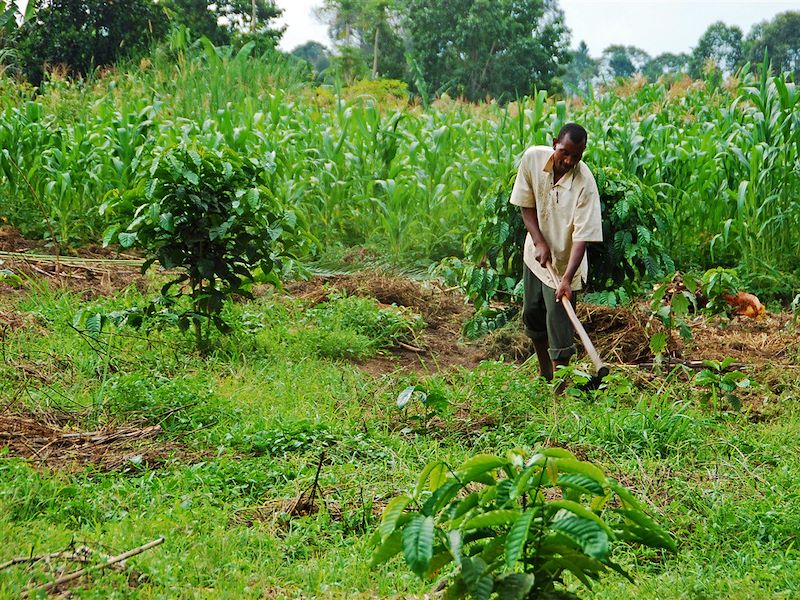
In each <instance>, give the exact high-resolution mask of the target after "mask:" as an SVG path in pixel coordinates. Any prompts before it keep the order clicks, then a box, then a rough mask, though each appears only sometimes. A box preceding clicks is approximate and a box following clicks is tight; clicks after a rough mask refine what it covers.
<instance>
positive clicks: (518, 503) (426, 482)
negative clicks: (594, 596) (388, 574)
mask: <svg viewBox="0 0 800 600" xmlns="http://www.w3.org/2000/svg"><path fill="white" fill-rule="evenodd" d="M371 543H372V545H373V547H374V551H373V554H372V562H371V564H372V566H373V567H375V566H377V565H380V564H382V563H384V562H386V561H388V560H389V559H391V558H392V557H394V556H395V555H397V554H402V556H403V559H404V561H405V563H406V565H407V566H408V567H409V568H410V569H411V570H412V571H413V572H414V573H416V574H417V575H418V576H419V577H421V578H431V577H434V576H436V575H438V574H442V573H446V577H447V592H446V593H447V595H448V597H453V598H463V597H473V598H489V597H490V596H491V595H492V594H493V593H495V594H497V595H498V597H499V598H508V599H511V598H519V599H522V598H542V597H551V598H556V597H562V598H566V597H574V596H572V595H570V594H568V593H566V590H564V589H563V574H564V573H565V572H569V573H571V574H572V575H574V576H575V577H576V578H577V579H578V580H579V581H580V582H581V583H583V584H584V585H585V586H586V587H587V588H589V589H591V587H592V581H594V580H598V579H600V577H601V576H602V575H604V574H606V573H608V572H609V571H615V572H617V573H619V574H621V575H623V576H625V577H627V578H629V579H630V576H629V575H628V574H627V572H626V571H625V570H624V569H623V568H622V567H621V566H620V565H618V564H617V563H615V562H614V561H613V559H612V554H613V550H614V548H615V547H616V546H620V545H624V544H637V545H642V546H647V547H650V548H662V549H666V550H669V551H675V549H676V544H675V541H674V540H673V538H672V537H671V536H670V534H669V533H668V532H667V531H666V530H665V529H664V528H663V527H661V526H660V525H658V524H657V523H656V522H655V521H654V520H653V519H652V518H651V517H650V516H649V515H648V514H647V512H646V511H645V509H644V507H643V506H642V504H641V503H640V502H639V501H638V500H637V499H636V498H635V497H634V496H633V494H631V492H630V491H629V490H627V489H626V488H625V487H624V486H622V485H620V484H619V483H618V482H617V481H615V480H614V479H611V478H609V477H607V476H606V475H605V474H604V473H603V471H602V470H601V469H599V468H598V467H597V466H595V465H593V464H591V463H588V462H585V461H580V460H578V459H576V458H575V456H574V455H573V454H571V453H570V452H568V451H566V450H563V449H561V448H547V449H540V450H538V451H537V452H535V453H534V454H533V455H532V456H528V455H526V454H525V453H523V452H522V451H519V450H515V451H511V452H509V453H508V454H507V456H505V457H499V456H494V455H490V454H479V455H476V456H473V457H472V458H469V459H468V460H466V461H465V462H464V463H463V464H461V465H460V466H458V467H456V468H451V467H450V466H449V465H447V464H446V463H444V462H440V461H434V462H431V463H429V464H428V465H427V466H426V467H425V469H424V470H423V472H422V474H421V475H420V477H419V480H418V483H417V485H416V488H415V489H414V490H413V491H412V492H410V493H408V494H401V495H399V496H397V497H395V498H393V499H392V500H391V501H390V502H389V504H388V505H387V506H386V508H385V510H384V512H383V517H382V520H381V523H380V525H379V526H378V529H377V530H376V531H375V533H374V534H373V536H372V538H371Z"/></svg>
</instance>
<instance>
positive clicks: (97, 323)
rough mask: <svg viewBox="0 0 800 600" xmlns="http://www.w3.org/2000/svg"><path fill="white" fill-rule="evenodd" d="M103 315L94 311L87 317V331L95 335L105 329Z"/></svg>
mask: <svg viewBox="0 0 800 600" xmlns="http://www.w3.org/2000/svg"><path fill="white" fill-rule="evenodd" d="M103 321H104V319H103V315H102V314H101V313H94V314H93V315H90V316H89V317H87V318H86V331H88V332H89V333H91V334H93V335H98V334H99V333H100V332H101V331H102V329H103Z"/></svg>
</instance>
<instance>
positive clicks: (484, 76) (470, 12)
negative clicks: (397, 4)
mask: <svg viewBox="0 0 800 600" xmlns="http://www.w3.org/2000/svg"><path fill="white" fill-rule="evenodd" d="M405 28H406V30H407V31H408V36H409V44H410V47H411V52H412V54H413V56H414V59H415V60H416V61H417V63H418V64H419V66H420V68H421V71H422V75H423V77H424V79H425V82H426V83H427V85H428V86H429V88H430V89H431V90H434V91H448V90H449V91H450V93H451V94H454V95H459V96H464V97H465V98H467V99H469V100H480V99H483V98H485V97H486V96H491V97H494V98H498V99H512V98H514V97H516V96H517V95H522V94H529V93H531V92H532V91H533V89H534V88H536V87H539V88H552V87H553V86H554V85H556V84H557V80H556V78H557V77H558V75H559V74H560V72H561V69H562V68H561V67H560V65H561V64H563V63H564V62H565V61H566V58H567V56H568V45H569V30H568V29H567V28H566V26H565V24H564V15H563V13H562V12H561V10H560V9H559V8H558V6H557V4H556V3H555V2H549V1H546V0H409V1H408V2H407V13H406V18H405Z"/></svg>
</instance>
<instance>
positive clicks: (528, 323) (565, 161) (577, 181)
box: [511, 123, 603, 380]
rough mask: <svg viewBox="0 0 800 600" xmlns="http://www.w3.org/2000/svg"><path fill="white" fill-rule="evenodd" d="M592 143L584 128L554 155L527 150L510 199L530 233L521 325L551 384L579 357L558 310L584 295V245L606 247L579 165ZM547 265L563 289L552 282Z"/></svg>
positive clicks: (592, 192)
mask: <svg viewBox="0 0 800 600" xmlns="http://www.w3.org/2000/svg"><path fill="white" fill-rule="evenodd" d="M587 137H588V136H587V134H586V130H585V129H584V128H583V127H581V126H580V125H576V124H575V123H568V124H566V125H564V127H562V128H561V131H559V133H558V137H557V138H556V139H555V140H553V147H552V148H550V147H548V146H531V147H530V148H528V149H527V150H526V151H525V154H524V155H523V156H522V160H521V161H520V164H519V171H518V173H517V178H516V181H515V182H514V189H513V191H512V192H511V203H512V204H515V205H517V206H520V207H521V208H522V220H523V222H524V223H525V228H526V229H527V230H528V235H527V237H526V238H525V249H524V253H523V259H524V263H525V266H524V267H523V281H524V288H525V299H524V304H523V311H522V321H523V323H524V325H525V333H526V334H527V335H528V337H530V338H531V339H532V340H533V345H534V347H535V348H536V356H537V358H538V359H539V368H540V370H541V373H542V376H543V377H544V378H545V379H547V380H551V379H552V378H553V372H554V371H555V369H556V367H558V366H561V365H566V364H568V363H569V359H570V357H571V356H572V355H573V354H575V343H574V332H573V329H572V324H571V323H570V321H569V318H568V317H567V313H566V311H565V310H564V307H563V306H561V305H559V304H558V303H560V302H564V301H566V302H573V303H574V298H573V292H575V291H577V290H580V289H582V287H583V284H584V283H585V282H586V276H587V273H588V265H587V261H586V244H587V242H601V241H603V229H602V223H601V219H600V195H599V194H598V192H597V183H595V180H594V176H593V175H592V173H591V171H589V168H588V167H587V166H586V165H585V164H584V163H583V162H582V161H581V157H582V156H583V151H584V150H585V149H586V140H587ZM548 262H552V265H553V268H554V269H555V271H556V273H557V274H558V276H559V277H560V281H558V282H555V283H554V282H553V280H552V278H551V277H550V273H549V272H548V270H547V263H548ZM554 285H555V288H554V287H553V286H554Z"/></svg>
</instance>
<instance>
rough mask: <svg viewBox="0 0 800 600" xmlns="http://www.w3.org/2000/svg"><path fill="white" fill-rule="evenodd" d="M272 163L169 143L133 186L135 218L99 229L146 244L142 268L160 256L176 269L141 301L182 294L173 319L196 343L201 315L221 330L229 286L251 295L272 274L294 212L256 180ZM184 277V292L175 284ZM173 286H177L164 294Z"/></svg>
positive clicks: (158, 306)
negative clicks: (122, 226)
mask: <svg viewBox="0 0 800 600" xmlns="http://www.w3.org/2000/svg"><path fill="white" fill-rule="evenodd" d="M274 168H275V161H274V156H273V155H270V154H267V155H265V156H262V157H260V158H254V157H247V158H245V157H242V156H240V155H239V154H237V153H235V152H233V151H232V150H229V149H222V150H212V149H209V148H205V147H203V146H202V145H200V144H199V143H198V144H194V145H190V144H187V145H181V146H178V147H175V148H170V149H167V150H166V151H164V152H163V153H162V154H161V155H159V156H157V157H156V158H155V159H154V161H153V165H152V167H151V169H150V174H151V178H150V179H149V180H148V181H147V183H146V185H144V186H143V189H140V190H136V191H134V192H133V196H134V203H135V204H136V206H137V208H136V212H135V217H134V219H133V221H132V222H131V223H130V224H129V225H128V226H127V228H126V230H125V231H119V227H118V226H112V227H111V228H109V230H108V231H106V233H105V235H104V242H105V243H106V244H107V243H108V242H110V241H111V240H112V239H114V238H115V237H116V238H118V239H119V242H120V245H122V247H124V248H128V247H131V246H134V245H136V246H139V247H142V248H144V249H145V250H146V252H147V254H148V259H147V261H146V262H145V264H144V266H143V267H142V270H143V271H146V270H147V269H148V268H149V267H150V266H151V265H153V263H155V262H156V261H158V262H159V263H160V265H161V266H162V267H163V268H165V269H177V270H178V271H179V272H180V273H179V275H178V276H177V277H175V278H174V279H172V280H171V281H169V282H168V283H166V284H165V285H164V286H163V287H162V289H161V296H162V299H161V301H160V302H158V303H155V304H151V305H150V306H149V307H148V308H147V309H145V311H144V316H153V315H155V314H158V313H159V312H161V311H162V307H164V306H166V307H167V308H168V309H170V310H174V307H175V306H176V304H175V301H176V300H177V299H179V298H180V297H182V296H184V295H188V296H189V298H190V300H191V307H190V308H189V309H187V310H182V311H179V312H176V313H175V320H176V323H177V324H178V325H179V326H180V327H181V328H182V329H188V328H189V326H190V325H192V326H194V333H195V341H196V344H197V347H198V349H200V350H204V349H206V348H207V346H208V332H207V327H206V334H205V336H204V335H203V323H204V322H205V323H206V324H208V323H213V324H214V325H215V326H216V327H217V328H218V329H219V330H221V331H225V330H227V324H226V323H225V322H224V321H223V319H222V316H221V311H222V307H223V303H224V301H225V300H226V299H228V298H230V297H231V296H232V295H234V294H236V295H239V296H244V297H250V296H251V294H250V292H249V285H250V283H252V281H253V280H254V279H255V278H256V277H258V278H260V279H261V280H264V281H270V282H273V283H277V282H278V275H279V274H280V272H281V270H282V268H283V263H282V262H281V259H282V258H284V257H285V256H286V255H287V254H288V251H289V248H290V247H291V246H292V242H293V241H294V240H293V237H292V234H294V233H295V230H296V225H297V218H296V216H295V213H294V212H292V211H289V210H286V209H285V208H284V207H283V206H282V205H281V203H280V202H279V201H278V199H277V198H275V197H274V195H273V194H272V192H271V191H270V190H269V189H268V188H267V187H265V186H264V185H262V184H261V181H262V178H263V177H264V175H265V174H266V173H269V172H270V171H271V170H273V169H274ZM256 265H258V268H257V269H255V266H256ZM184 282H187V283H188V286H189V292H188V294H185V293H184V291H183V290H182V288H181V287H180V284H183V283H184ZM172 289H177V290H178V291H177V292H176V293H175V294H174V295H172V296H170V290H172ZM136 318H137V322H135V323H134V324H137V323H141V315H138V316H136Z"/></svg>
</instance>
